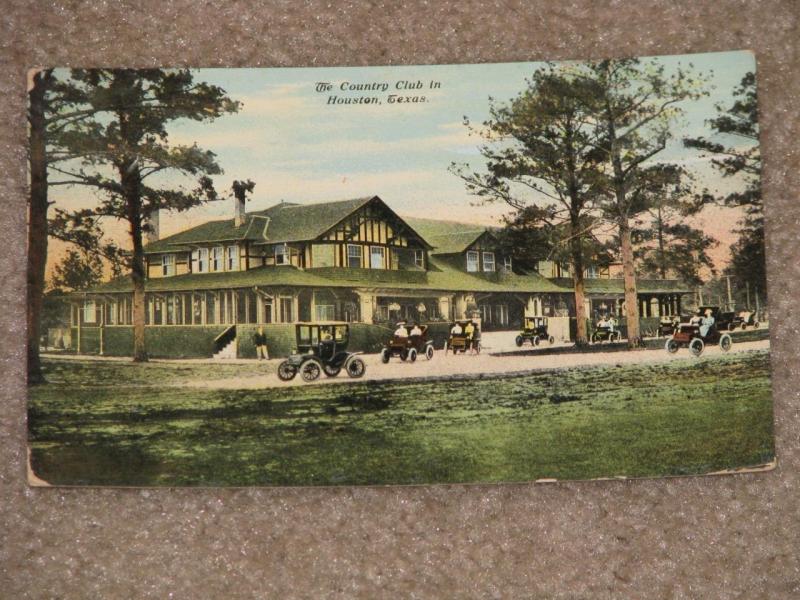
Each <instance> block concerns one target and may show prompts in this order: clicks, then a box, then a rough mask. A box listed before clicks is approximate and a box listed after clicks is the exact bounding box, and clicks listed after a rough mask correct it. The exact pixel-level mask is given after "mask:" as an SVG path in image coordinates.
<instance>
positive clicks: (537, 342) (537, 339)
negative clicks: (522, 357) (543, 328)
mask: <svg viewBox="0 0 800 600" xmlns="http://www.w3.org/2000/svg"><path fill="white" fill-rule="evenodd" d="M533 345H534V346H538V345H539V336H538V335H535V336H533Z"/></svg>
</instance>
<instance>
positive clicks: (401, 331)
mask: <svg viewBox="0 0 800 600" xmlns="http://www.w3.org/2000/svg"><path fill="white" fill-rule="evenodd" d="M394 337H402V338H405V337H408V330H407V329H406V324H405V323H398V324H397V329H395V330H394Z"/></svg>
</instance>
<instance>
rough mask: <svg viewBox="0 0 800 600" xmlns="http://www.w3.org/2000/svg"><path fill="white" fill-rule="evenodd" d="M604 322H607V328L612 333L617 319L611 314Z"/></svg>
mask: <svg viewBox="0 0 800 600" xmlns="http://www.w3.org/2000/svg"><path fill="white" fill-rule="evenodd" d="M606 323H608V330H609V331H611V332H612V333H613V331H614V328H615V327H616V326H617V320H616V319H615V318H614V316H613V315H611V316H610V317H609V318H608V321H606Z"/></svg>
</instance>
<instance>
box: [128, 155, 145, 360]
mask: <svg viewBox="0 0 800 600" xmlns="http://www.w3.org/2000/svg"><path fill="white" fill-rule="evenodd" d="M135 172H136V176H135V179H137V180H138V169H135ZM130 178H131V175H130V174H128V175H127V177H126V176H125V175H123V182H124V183H123V187H125V188H126V201H127V203H128V221H129V223H130V234H131V241H132V244H133V253H132V255H131V282H132V283H133V360H134V362H146V361H147V360H148V357H147V348H146V346H145V341H144V323H145V310H146V306H145V297H144V282H145V268H144V248H143V245H142V217H141V198H140V197H139V194H138V189H137V188H138V185H137V186H136V187H133V183H134V182H130V181H126V180H128V179H130ZM129 190H130V191H129Z"/></svg>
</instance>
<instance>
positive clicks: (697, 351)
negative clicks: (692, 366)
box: [689, 338, 706, 356]
mask: <svg viewBox="0 0 800 600" xmlns="http://www.w3.org/2000/svg"><path fill="white" fill-rule="evenodd" d="M705 347H706V345H705V344H704V343H703V340H701V339H700V338H694V339H693V340H692V341H691V342H689V351H690V352H691V353H692V354H694V355H695V356H700V355H701V354H702V353H703V348H705Z"/></svg>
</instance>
